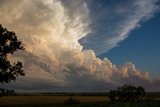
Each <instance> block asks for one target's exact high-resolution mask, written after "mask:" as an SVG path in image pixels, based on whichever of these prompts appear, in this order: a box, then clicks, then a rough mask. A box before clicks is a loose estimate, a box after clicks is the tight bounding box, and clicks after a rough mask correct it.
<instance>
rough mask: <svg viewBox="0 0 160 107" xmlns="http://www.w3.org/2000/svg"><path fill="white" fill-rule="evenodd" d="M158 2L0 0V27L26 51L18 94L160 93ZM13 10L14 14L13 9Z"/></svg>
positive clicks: (13, 59) (18, 54) (16, 58)
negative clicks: (128, 87)
mask: <svg viewBox="0 0 160 107" xmlns="http://www.w3.org/2000/svg"><path fill="white" fill-rule="evenodd" d="M159 2H160V1H159V0H119V1H113V0H23V1H22V0H14V1H11V0H1V1H0V23H1V24H2V26H4V27H6V28H7V29H8V30H11V31H14V32H15V33H16V35H17V37H18V38H19V39H20V40H21V41H22V42H23V45H24V47H25V50H24V51H18V52H16V53H14V55H8V58H9V59H10V60H11V62H12V63H14V62H16V61H21V62H22V63H23V65H24V71H25V74H26V75H25V76H24V77H19V78H18V79H17V81H16V82H15V83H14V82H12V83H10V84H3V85H2V87H4V88H11V89H15V90H16V91H18V92H50V91H52V92H53V91H54V92H62V91H63V92H91V91H92V92H93V91H94V92H95V91H98V92H99V91H100V92H102V91H109V90H111V89H114V88H116V87H118V86H121V85H123V84H126V83H129V84H132V85H136V86H138V85H141V86H143V87H144V88H145V89H146V90H147V91H160V76H159V74H160V73H159V70H160V69H159V67H158V64H159V60H158V58H159V52H160V49H159V47H158V46H159V44H160V43H159V42H158V40H159V38H160V37H159V34H160V32H159V29H158V25H159V23H160V22H159V20H158V19H159V17H160V15H159V12H160V6H159ZM15 7H16V8H15Z"/></svg>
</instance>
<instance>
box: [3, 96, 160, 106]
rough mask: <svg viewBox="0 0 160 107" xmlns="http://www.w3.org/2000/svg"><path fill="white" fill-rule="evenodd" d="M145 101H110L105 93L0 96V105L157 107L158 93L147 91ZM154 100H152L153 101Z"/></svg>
mask: <svg viewBox="0 0 160 107" xmlns="http://www.w3.org/2000/svg"><path fill="white" fill-rule="evenodd" d="M71 97H72V98H73V99H76V100H77V101H79V104H73V105H66V104H64V102H65V101H66V100H67V99H69V98H71ZM147 97H148V99H150V101H147V102H110V100H109V98H108V97H107V96H106V95H105V96H104V95H100V96H98V95H55V94H53V95H52V94H46V95H43V94H40V95H30V94H29V95H16V96H3V97H0V107H28V106H30V107H105V106H107V107H117V106H118V107H124V106H126V107H159V106H160V94H159V93H148V94H147ZM153 100H154V101H153Z"/></svg>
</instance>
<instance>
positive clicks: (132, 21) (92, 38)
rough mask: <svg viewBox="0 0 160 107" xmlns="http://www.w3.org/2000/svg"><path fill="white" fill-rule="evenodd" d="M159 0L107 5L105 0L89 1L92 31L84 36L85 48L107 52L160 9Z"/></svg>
mask: <svg viewBox="0 0 160 107" xmlns="http://www.w3.org/2000/svg"><path fill="white" fill-rule="evenodd" d="M94 2H96V3H94ZM106 2H107V1H106ZM157 2H158V0H127V1H125V2H124V1H123V2H120V1H117V2H116V3H112V4H110V5H107V6H106V5H105V4H104V3H103V1H102V2H97V1H96V0H93V1H89V2H88V4H89V6H90V8H91V12H90V16H91V19H92V25H91V30H92V32H91V33H89V34H88V35H87V36H85V37H84V38H82V39H81V40H80V43H81V44H82V45H83V46H84V49H92V50H94V51H95V53H96V54H103V53H104V52H107V51H108V50H109V49H112V48H113V47H116V46H117V45H118V43H119V42H120V41H122V40H124V39H126V38H127V37H128V34H129V33H130V32H131V31H132V30H134V29H135V28H137V27H139V26H140V24H141V22H144V21H146V20H148V19H150V18H151V17H152V16H153V15H154V13H155V12H156V11H157V10H158V9H159V5H158V4H157ZM108 3H109V1H108ZM106 4H107V3H106Z"/></svg>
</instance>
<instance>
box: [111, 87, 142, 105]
mask: <svg viewBox="0 0 160 107" xmlns="http://www.w3.org/2000/svg"><path fill="white" fill-rule="evenodd" d="M144 95H145V89H144V88H143V87H141V86H139V87H135V86H132V85H127V84H125V85H123V86H121V87H119V88H118V89H117V90H111V91H110V92H109V98H110V100H111V101H112V102H114V101H125V102H126V101H144V97H143V96H144Z"/></svg>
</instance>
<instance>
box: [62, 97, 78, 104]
mask: <svg viewBox="0 0 160 107" xmlns="http://www.w3.org/2000/svg"><path fill="white" fill-rule="evenodd" d="M79 103H80V101H79V100H77V99H74V98H73V97H70V98H68V99H67V100H66V101H64V104H65V105H75V104H79Z"/></svg>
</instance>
